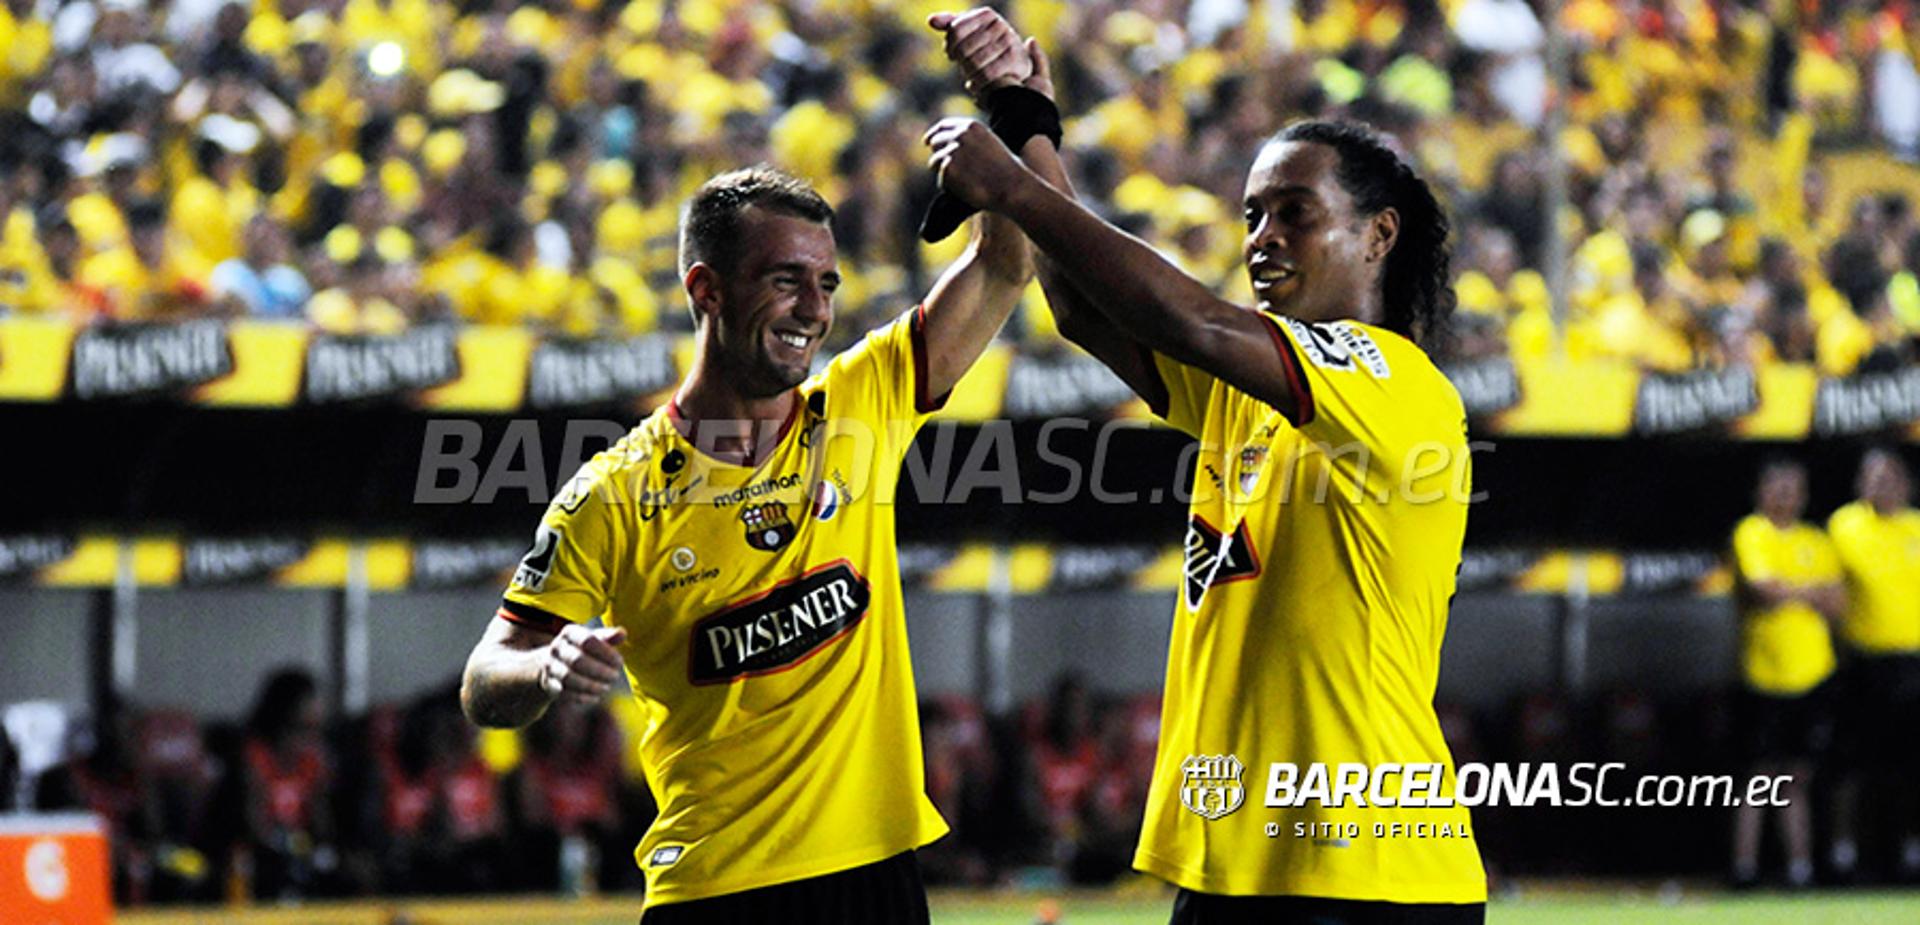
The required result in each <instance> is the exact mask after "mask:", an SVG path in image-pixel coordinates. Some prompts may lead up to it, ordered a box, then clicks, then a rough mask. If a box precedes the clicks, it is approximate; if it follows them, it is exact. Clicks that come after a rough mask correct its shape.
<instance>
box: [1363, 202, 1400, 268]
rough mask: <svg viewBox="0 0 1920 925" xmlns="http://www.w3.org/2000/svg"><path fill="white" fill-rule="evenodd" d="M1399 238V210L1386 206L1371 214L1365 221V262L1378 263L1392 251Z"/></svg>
mask: <svg viewBox="0 0 1920 925" xmlns="http://www.w3.org/2000/svg"><path fill="white" fill-rule="evenodd" d="M1399 239H1400V210H1399V209H1396V208H1394V207H1392V206H1388V207H1386V208H1384V209H1381V210H1380V211H1378V212H1375V213H1374V214H1373V218H1372V219H1371V220H1369V221H1368V222H1367V262H1368V263H1379V262H1380V261H1382V260H1385V259H1387V254H1389V253H1391V252H1392V251H1393V242H1395V241H1398V240H1399Z"/></svg>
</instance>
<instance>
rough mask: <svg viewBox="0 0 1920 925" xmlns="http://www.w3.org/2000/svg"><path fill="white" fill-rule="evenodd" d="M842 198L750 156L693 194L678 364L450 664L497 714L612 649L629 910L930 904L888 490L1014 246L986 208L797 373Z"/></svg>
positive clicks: (884, 914) (1005, 293) (924, 815)
mask: <svg viewBox="0 0 1920 925" xmlns="http://www.w3.org/2000/svg"><path fill="white" fill-rule="evenodd" d="M832 215H833V212H832V209H831V208H829V207H828V205H827V203H826V201H825V200H823V199H822V198H821V197H820V196H819V194H817V193H815V192H814V191H813V190H812V189H811V188H809V187H808V186H807V185H806V184H805V183H804V182H802V181H800V180H797V179H795V178H793V177H790V176H787V175H785V174H782V173H779V172H777V171H774V170H772V169H769V168H764V167H760V168H752V169H748V170H741V171H736V172H733V173H728V174H723V175H721V176H718V177H715V178H714V179H712V180H710V181H708V182H707V183H706V185H705V186H703V187H702V188H701V189H700V190H699V192H697V193H696V194H695V195H694V197H693V199H692V201H691V203H690V204H689V205H688V207H687V210H686V214H685V217H684V220H683V223H682V228H681V255H680V259H681V268H682V271H683V278H684V282H685V288H686V292H687V297H688V300H689V302H690V303H691V305H692V309H693V313H694V318H695V325H696V326H695V337H696V340H697V344H698V353H697V355H696V358H695V360H694V362H693V368H692V370H691V371H690V372H689V373H688V374H687V377H686V380H685V381H684V382H682V383H681V384H680V387H679V389H678V391H677V392H676V393H675V395H674V399H673V401H672V402H671V403H669V404H668V405H667V406H666V407H664V408H661V409H660V410H659V411H656V412H655V413H654V414H653V415H652V416H651V417H649V418H648V419H647V420H645V421H644V422H642V423H641V424H640V426H638V427H636V428H634V430H633V431H632V432H631V433H629V434H628V435H627V436H626V437H625V438H624V439H622V440H621V441H620V442H619V443H617V444H615V445H614V446H613V447H612V448H611V449H609V450H607V451H606V452H604V453H601V454H599V455H598V456H596V457H594V458H593V460H591V461H590V462H588V463H587V465H586V466H584V467H583V468H582V469H581V470H580V473H579V474H578V475H576V476H575V477H574V479H573V480H572V481H571V482H570V483H569V484H568V485H567V487H566V489H565V490H564V491H563V492H562V493H561V494H560V496H559V497H558V498H556V499H555V500H554V502H553V504H552V506H551V507H550V508H549V509H548V510H547V513H546V516H545V517H544V518H543V519H542V520H541V523H540V527H539V530H538V532H537V534H536V536H535V539H534V545H533V549H532V551H531V552H529V553H528V554H527V557H526V558H525V559H524V560H523V561H522V563H521V565H520V568H519V570H518V571H517V573H516V574H515V576H514V579H513V582H512V584H511V586H510V587H508V589H507V591H506V599H505V601H504V602H503V603H502V605H501V607H500V611H499V615H498V617H499V618H498V619H496V620H494V621H493V622H492V623H491V624H490V625H489V626H488V628H487V630H486V633H485V636H484V637H483V638H482V639H481V641H480V643H479V644H478V645H477V646H476V647H475V649H474V651H473V654H472V656H471V658H470V660H469V661H468V664H467V671H466V678H465V685H464V689H463V691H462V694H463V697H462V700H463V703H464V705H465V707H466V710H467V713H468V715H469V716H470V717H472V718H473V719H474V721H475V722H478V723H480V724H482V725H487V726H509V727H511V726H523V725H526V724H527V723H530V722H532V721H533V720H535V719H536V718H538V717H539V716H540V714H541V713H542V712H544V711H545V710H546V708H547V707H548V706H549V705H550V704H552V703H553V702H554V701H555V700H556V699H562V698H564V699H567V700H573V701H587V702H591V701H595V700H598V699H599V698H600V697H602V696H604V695H605V694H607V693H608V691H609V690H611V689H612V687H613V685H614V684H615V683H617V681H618V679H619V675H620V673H621V672H622V670H623V669H624V671H625V673H626V676H627V678H628V680H629V681H630V682H631V685H632V688H633V691H634V695H635V696H637V697H638V698H639V699H640V701H641V704H642V705H643V706H644V708H645V710H646V714H647V717H648V720H649V722H648V727H647V732H646V734H645V735H644V737H643V738H642V740H641V741H640V743H639V749H640V755H641V759H642V761H643V763H644V765H645V767H646V772H647V780H648V783H649V784H650V786H651V787H652V789H653V793H654V796H655V797H656V799H657V800H658V802H659V805H660V816H659V818H658V819H657V820H656V821H655V822H654V824H653V826H652V828H650V829H649V830H648V832H647V834H646V836H645V838H643V839H642V840H641V842H640V845H639V847H638V848H637V849H636V851H635V857H636V859H637V860H638V862H639V864H640V865H641V867H642V868H643V869H644V870H645V871H646V875H647V898H646V909H645V913H644V916H643V918H642V921H643V922H644V923H645V925H661V923H667V925H672V923H680V922H714V923H743V925H750V923H757V922H780V923H806V922H822V923H826V922H833V923H866V922H872V923H912V922H926V921H927V905H926V894H925V890H924V889H923V888H922V886H921V882H920V873H919V867H918V864H917V862H916V860H915V857H914V853H913V852H914V850H915V849H917V848H919V847H920V846H922V845H925V844H927V843H928V842H931V841H933V840H934V839H936V838H938V837H940V836H941V835H942V834H943V833H945V831H946V826H945V824H944V823H943V822H942V821H941V819H940V817H939V815H938V813H936V812H935V811H934V808H933V806H932V804H931V803H930V802H929V801H928V799H927V797H926V794H925V774H924V772H923V770H922V767H921V752H920V744H919V743H920V732H919V726H918V719H917V714H916V703H915V696H914V687H913V677H912V670H911V666H910V665H909V663H908V658H907V634H906V621H905V618H904V615H903V613H902V610H901V592H900V575H899V563H898V559H897V551H896V547H895V541H894V523H893V515H892V511H891V510H890V508H889V507H888V504H889V503H890V502H891V500H892V498H893V494H894V489H895V483H896V481H897V479H898V476H899V471H900V463H901V459H902V458H903V457H904V455H905V453H906V451H907V447H908V444H909V443H910V442H911V441H912V439H913V434H914V431H915V430H916V429H917V428H918V427H919V425H920V424H921V423H923V422H924V421H925V420H926V419H927V416H928V415H929V414H931V413H932V412H933V411H934V410H936V409H937V408H938V407H939V406H940V403H941V402H942V401H943V400H944V397H945V395H946V393H947V392H948V391H949V390H951V389H952V388H953V386H954V383H955V382H957V381H958V380H959V378H960V376H961V374H962V373H964V372H965V371H966V369H967V367H968V366H970V365H971V364H972V363H973V361H974V360H975V359H976V358H978V356H979V355H980V353H981V351H982V350H984V349H985V348H986V346H987V344H988V342H989V341H991V340H992V338H993V336H994V334H995V332H997V331H998V330H999V329H1000V326H1001V324H1002V323H1003V322H1004V321H1005V320H1006V317H1007V315H1008V313H1009V312H1010V311H1011V310H1012V308H1013V305H1014V304H1015V302H1016V300H1017V299H1018V298H1019V295H1020V293H1021V292H1022V290H1023V289H1024V287H1025V286H1026V283H1027V280H1028V279H1029V277H1030V275H1031V263H1030V259H1029V256H1028V252H1027V245H1026V242H1025V241H1024V240H1023V239H1022V238H1021V237H1020V234H1019V232H1018V231H1017V230H1015V229H1013V228H1012V226H1011V225H1010V224H1009V223H1007V222H1005V221H1004V220H1000V219H991V218H990V219H985V220H983V221H982V223H981V224H982V226H983V230H982V232H981V234H980V235H979V237H978V238H977V239H976V240H975V242H974V244H973V246H972V247H971V249H969V250H968V252H967V253H966V254H965V255H964V256H963V257H962V258H961V259H960V260H959V262H957V263H956V264H955V265H954V266H953V267H952V268H950V269H949V270H948V271H947V273H946V275H945V276H943V277H942V278H941V279H940V280H939V282H937V283H935V284H934V286H933V290H932V292H931V293H930V294H929V295H928V296H927V298H926V300H925V302H924V304H923V305H922V306H921V307H917V308H916V309H914V310H913V311H911V312H909V313H907V314H905V315H903V316H902V317H900V318H899V319H897V320H895V321H894V322H892V323H891V324H888V325H885V326H883V327H881V328H880V329H879V330H877V331H874V332H873V333H871V334H869V335H867V337H866V339H865V340H864V341H862V342H861V343H860V344H858V345H856V346H855V347H853V348H852V349H850V350H848V351H846V352H845V353H842V354H840V355H839V356H837V357H835V358H834V359H833V360H832V362H831V363H829V364H828V365H827V367H826V369H825V371H824V372H822V373H820V374H819V375H816V376H813V377H812V378H809V377H808V372H809V369H810V368H811V365H812V362H813V359H814V354H815V353H816V352H817V351H818V350H819V347H820V343H821V340H822V339H823V338H824V337H825V336H826V334H827V331H828V329H829V328H830V327H831V326H832V324H833V294H834V289H835V287H836V286H837V285H838V283H839V280H840V276H839V272H838V270H837V269H836V265H837V257H836V250H835V246H834V238H833V232H832V231H831V230H830V229H829V224H828V223H829V221H830V220H831V218H832ZM596 617H598V618H600V619H601V620H602V621H603V622H604V623H605V624H606V626H605V628H601V629H589V628H587V627H585V626H583V625H581V624H583V623H585V622H587V621H590V620H592V619H594V618H596Z"/></svg>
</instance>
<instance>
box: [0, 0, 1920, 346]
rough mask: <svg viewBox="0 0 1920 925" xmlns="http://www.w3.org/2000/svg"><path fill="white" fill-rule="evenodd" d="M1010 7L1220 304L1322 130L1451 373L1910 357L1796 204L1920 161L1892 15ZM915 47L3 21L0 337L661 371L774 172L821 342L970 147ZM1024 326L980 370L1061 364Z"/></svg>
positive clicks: (1816, 220) (1869, 210)
mask: <svg viewBox="0 0 1920 925" xmlns="http://www.w3.org/2000/svg"><path fill="white" fill-rule="evenodd" d="M1004 5H1005V6H1006V7H1008V10H1007V11H1008V13H1009V14H1010V16H1011V17H1012V19H1013V21H1014V22H1015V24H1016V25H1017V26H1018V27H1019V28H1021V29H1022V30H1023V31H1027V32H1031V33H1033V34H1036V35H1037V36H1039V38H1040V40H1041V41H1042V43H1043V46H1044V47H1045V48H1046V50H1047V51H1048V52H1049V54H1050V55H1051V57H1052V58H1053V60H1054V61H1055V73H1056V75H1057V83H1058V85H1059V90H1060V96H1061V102H1062V106H1063V109H1064V111H1065V112H1066V113H1067V114H1068V115H1069V116H1070V118H1069V121H1068V133H1067V141H1068V146H1069V148H1070V149H1071V154H1072V157H1071V158H1070V162H1071V163H1070V167H1071V169H1072V171H1073V173H1074V176H1075V179H1076V181H1077V182H1078V184H1079V188H1080V190H1081V191H1082V193H1083V195H1085V196H1086V197H1088V198H1089V199H1090V200H1091V201H1092V202H1093V203H1094V204H1095V205H1096V206H1097V207H1098V208H1099V209H1100V210H1101V211H1102V212H1104V213H1106V214H1107V215H1109V216H1110V217H1113V218H1115V219H1116V220H1117V221H1118V222H1120V223H1121V224H1122V225H1124V226H1125V227H1127V228H1128V229H1130V230H1132V231H1134V232H1136V233H1138V234H1139V235H1141V236H1142V237H1144V238H1147V239H1148V240H1150V241H1152V242H1154V243H1155V244H1157V245H1158V246H1160V247H1161V248H1163V249H1164V250H1165V251H1166V252H1167V253H1168V254H1170V255H1171V256H1173V257H1174V259H1176V260H1177V261H1179V262H1180V263H1181V264H1183V265H1184V266H1186V267H1187V268H1188V269H1189V270H1191V271H1192V272H1194V273H1195V274H1196V275H1198V276H1200V277H1201V278H1203V279H1205V280H1207V281H1208V282H1210V283H1213V284H1215V285H1216V286H1217V287H1218V288H1219V289H1220V290H1222V291H1223V292H1225V293H1228V294H1230V295H1239V296H1245V295H1247V290H1246V286H1247V283H1246V281H1245V279H1244V274H1243V273H1242V272H1241V271H1240V269H1239V266H1238V254H1239V235H1238V233H1237V232H1236V215H1237V208H1236V205H1235V204H1236V203H1237V201H1238V200H1239V198H1240V187H1241V184H1242V183H1243V180H1244V171H1245V168H1246V165H1247V163H1248V161H1249V159H1250V157H1251V155H1252V152H1253V151H1254V149H1255V148H1256V147H1257V145H1258V143H1259V141H1260V140H1261V139H1262V138H1263V137H1264V136H1266V135H1268V134H1269V133H1271V132H1273V131H1274V130H1275V129H1277V128H1278V127H1279V126H1280V125H1281V124H1283V122H1285V121H1286V120H1289V119H1292V118H1296V117H1302V116H1314V115H1342V116H1348V117H1354V118H1360V119H1365V120H1367V121H1370V122H1372V123H1373V124H1375V125H1376V126H1378V127H1380V128H1382V129H1384V130H1385V131H1387V132H1389V133H1391V134H1392V135H1393V137H1394V138H1395V139H1397V141H1398V143H1399V144H1400V145H1401V146H1402V147H1403V148H1404V150H1405V151H1406V152H1408V153H1409V154H1410V155H1411V156H1412V157H1413V158H1414V160H1415V161H1416V163H1417V164H1418V165H1419V167H1420V169H1421V170H1422V171H1423V173H1424V174H1425V175H1426V176H1428V177H1429V178H1430V179H1431V180H1432V181H1433V182H1434V183H1435V184H1436V185H1437V187H1438V188H1439V190H1440V191H1441V193H1442V199H1443V200H1444V201H1446V202H1447V203H1448V204H1449V205H1450V208H1451V213H1452V215H1453V217H1454V223H1455V242H1456V260H1455V268H1456V274H1457V277H1458V283H1457V288H1458V292H1459V295H1460V302H1461V307H1462V309H1463V312H1462V316H1461V324H1460V333H1461V334H1462V337H1461V338H1460V339H1459V342H1458V344H1457V345H1456V349H1457V350H1459V351H1460V352H1461V353H1462V354H1464V355H1466V356H1468V357H1475V356H1490V355H1499V354H1503V353H1507V354H1511V355H1513V356H1515V357H1516V358H1524V357H1548V356H1555V357H1558V356H1565V357H1569V358H1572V359H1576V360H1578V359H1583V358H1592V357H1612V358H1620V359H1623V360H1626V361H1629V362H1631V363H1634V364H1636V365H1638V366H1640V367H1642V368H1646V369H1652V370H1660V371H1684V370H1688V369H1694V368H1701V367H1718V366H1724V365H1728V364H1764V363H1772V362H1790V363H1807V364H1818V367H1819V368H1820V370H1821V371H1822V372H1823V373H1827V374H1830V375H1842V374H1846V373H1850V372H1854V371H1856V370H1859V369H1861V368H1862V367H1865V368H1867V369H1875V368H1884V367H1886V366H1889V365H1895V364H1899V363H1902V362H1905V361H1906V360H1907V359H1909V357H1910V356H1911V355H1912V353H1913V352H1914V344H1913V339H1914V335H1915V332H1917V331H1920V280H1916V276H1915V271H1916V269H1920V221H1917V220H1916V217H1915V215H1914V205H1913V203H1912V200H1911V199H1910V198H1909V195H1908V194H1905V193H1898V192H1895V193H1886V192H1876V193H1874V194H1872V195H1863V196H1858V197H1852V196H1850V197H1849V201H1845V202H1840V201H1834V200H1835V197H1834V196H1832V195H1831V194H1830V190H1831V189H1833V188H1835V187H1836V186H1839V185H1841V184H1838V183H1836V178H1835V177H1832V176H1829V174H1828V171H1827V169H1826V161H1827V153H1828V152H1831V151H1849V150H1851V151H1860V150H1869V151H1874V152H1880V153H1883V154H1890V155H1891V156H1892V157H1899V158H1906V159H1911V158H1912V157H1914V156H1915V155H1916V154H1920V72H1916V68H1915V59H1916V53H1917V52H1920V11H1917V10H1916V7H1915V5H1914V4H1911V3H1909V2H1906V0H1630V2H1614V0H1567V2H1564V3H1561V4H1558V5H1557V6H1558V9H1559V14H1558V21H1557V22H1549V21H1545V20H1543V18H1542V16H1543V14H1542V10H1543V9H1544V8H1545V5H1544V4H1542V3H1539V2H1527V0H1405V2H1388V0H1150V2H1144V3H1126V4H1121V3H1113V2H1099V0H1090V2H1074V3H1068V2H1064V0H1010V2H1007V3H1006V4H1004ZM950 6H954V4H952V3H944V2H937V0H910V2H909V0H899V2H888V0H783V2H770V3H747V2H735V0H679V2H667V3H653V2H644V3H630V4H622V3H608V2H598V0H573V2H560V0H547V2H541V3H507V2H494V3H488V2H475V0H466V2H457V3H432V2H428V0H257V2H252V3H231V2H223V0H156V2H147V0H6V3H5V5H4V8H0V47H4V48H5V49H6V51H5V54H4V57H3V58H0V176H4V180H3V181H0V216H4V223H5V224H4V232H3V233H0V311H4V312H10V313H15V314H20V315H38V316H48V315H54V316H64V317H74V318H80V319H85V320H89V321H92V320H108V319H112V320H145V319H172V318H186V317H197V316H206V315H216V316H225V317H239V316H250V317H258V318H278V319H293V320H304V321H306V322H308V323H311V324H313V325H316V326H318V327H319V328H320V329H323V330H326V331H332V332H358V333H376V334H377V333H386V332H393V331H397V330H400V329H402V328H405V327H406V326H408V325H417V324H425V323H440V322H456V323H467V324H508V325H527V326H532V327H534V328H537V329H540V330H542V331H545V332H549V333H551V334H554V335H561V336H579V337H587V336H613V335H635V334H645V333H649V332H654V331H668V332H671V331H676V330H685V329H687V327H688V325H689V320H688V318H687V314H686V312H685V311H684V304H685V303H684V298H683V296H682V295H681V293H680V291H679V283H678V279H677V277H676V274H675V272H674V250H675V223H676V218H677V216H676V209H677V207H678V205H679V203H680V202H681V201H682V199H683V197H684V196H685V195H686V194H687V193H688V192H689V191H690V190H691V189H692V188H693V187H694V186H696V185H697V184H698V183H699V182H701V181H702V180H704V179H705V178H707V177H708V176H710V175H712V174H713V173H715V172H718V171H720V170H723V169H727V168H732V167H736V166H740V165H742V164H747V163H752V162H756V161H768V162H772V163H775V164H778V165H780V166H783V167H785V168H787V169H789V170H792V171H794V172H796V173H798V174H800V175H802V176H804V177H807V178H808V179H810V180H812V181H813V182H815V183H816V184H818V185H819V186H820V187H821V189H822V190H823V191H824V192H825V193H826V194H827V196H828V198H829V200H830V201H832V202H833V203H834V204H835V205H836V207H837V208H838V209H839V211H840V214H839V216H838V218H837V220H836V232H837V234H838V238H839V241H840V246H841V251H842V262H843V267H842V272H843V273H845V274H846V275H847V284H846V286H845V288H843V289H842V290H841V293H842V295H841V298H840V303H839V309H840V312H841V321H840V324H839V328H838V334H837V338H838V339H839V340H840V342H842V343H845V342H850V341H851V340H852V339H854V338H856V337H857V336H858V335H859V334H860V333H861V332H863V331H864V330H866V329H868V328H869V327H870V326H871V325H872V324H873V323H875V321H877V320H878V319H880V318H884V317H887V316H890V315H891V314H893V313H896V312H897V311H899V310H900V309H901V308H902V307H903V306H906V305H909V304H911V303H912V301H913V300H914V299H915V298H916V297H917V296H918V294H920V293H921V292H923V291H924V290H925V288H926V286H927V285H928V283H929V282H930V280H931V278H932V276H933V274H935V273H937V272H938V271H939V269H940V268H942V267H943V266H945V264H946V263H947V262H948V261H949V260H950V259H952V257H953V256H955V255H956V253H957V250H958V248H959V247H960V246H962V244H963V243H964V242H963V241H962V240H958V239H956V240H952V241H950V242H949V243H947V244H946V245H943V246H938V247H926V246H922V245H921V244H919V242H918V241H917V239H916V238H915V236H914V234H913V231H914V228H915V225H916V222H917V219H918V217H919V215H920V214H921V211H922V209H923V208H924V205H925V203H926V202H927V201H928V199H929V198H930V196H931V193H932V189H931V181H930V179H929V177H928V176H927V175H926V171H925V170H924V167H923V163H924V157H923V152H922V151H921V150H920V147H919V145H918V143H917V140H918V138H919V136H920V134H921V132H922V131H924V129H925V128H926V126H927V125H928V124H929V123H930V122H931V121H932V120H933V119H935V118H937V117H939V116H941V115H945V114H949V113H955V112H968V111H970V110H971V106H970V104H968V103H967V102H966V101H965V100H964V98H963V97H962V96H961V95H960V88H959V86H958V81H957V79H956V78H955V76H954V75H953V71H952V68H951V66H950V65H948V64H947V63H946V62H945V61H944V59H943V58H942V56H941V53H940V48H939V44H938V42H937V41H935V40H934V37H933V34H932V33H931V32H929V30H928V29H927V28H926V27H925V24H924V21H925V17H926V15H927V14H928V13H930V12H933V11H936V10H940V9H943V8H946V7H950ZM1909 179H1911V178H1909ZM1896 185H1898V184H1896ZM1907 185H1912V186H1915V188H1916V189H1920V184H1916V183H1909V184H1907ZM1027 309H1028V310H1026V311H1024V312H1023V313H1022V315H1021V317H1020V318H1019V319H1017V322H1016V324H1014V325H1012V326H1011V327H1010V329H1009V331H1008V332H1007V336H1008V337H1010V338H1013V339H1015V340H1017V341H1019V342H1022V343H1026V344H1031V345H1034V346H1036V347H1038V348H1041V349H1046V348H1047V347H1049V346H1050V345H1052V344H1055V343H1057V342H1058V341H1057V338H1056V337H1055V335H1054V334H1053V332H1052V331H1051V326H1050V318H1049V317H1048V315H1047V313H1046V312H1045V311H1044V310H1043V309H1041V308H1040V303H1039V301H1038V298H1037V292H1036V297H1035V298H1034V299H1030V300H1029V303H1028V305H1027Z"/></svg>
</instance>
